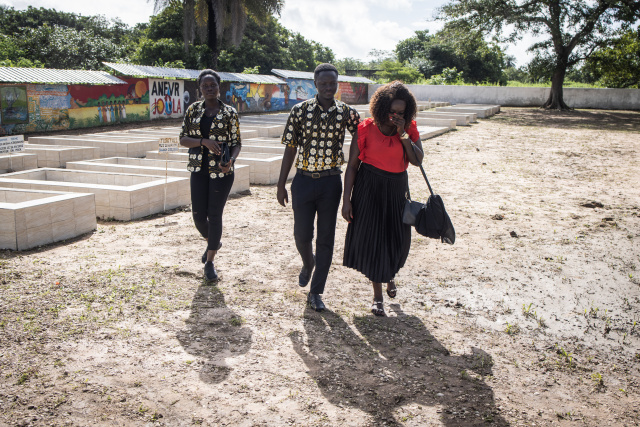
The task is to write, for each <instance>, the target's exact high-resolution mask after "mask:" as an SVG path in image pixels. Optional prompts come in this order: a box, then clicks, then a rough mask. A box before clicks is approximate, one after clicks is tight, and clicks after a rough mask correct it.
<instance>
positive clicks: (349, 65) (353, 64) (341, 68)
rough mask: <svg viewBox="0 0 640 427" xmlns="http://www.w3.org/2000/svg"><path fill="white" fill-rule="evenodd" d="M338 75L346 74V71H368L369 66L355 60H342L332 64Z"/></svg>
mask: <svg viewBox="0 0 640 427" xmlns="http://www.w3.org/2000/svg"><path fill="white" fill-rule="evenodd" d="M333 65H335V66H336V68H337V69H338V72H339V73H340V74H346V70H368V69H369V66H368V65H367V64H366V63H365V62H363V61H361V60H359V59H355V58H342V59H337V60H335V61H334V62H333Z"/></svg>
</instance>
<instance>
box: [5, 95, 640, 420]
mask: <svg viewBox="0 0 640 427" xmlns="http://www.w3.org/2000/svg"><path fill="white" fill-rule="evenodd" d="M424 145H425V147H426V151H427V157H426V160H425V168H426V170H427V173H428V174H429V178H430V180H431V184H432V186H433V187H434V189H435V190H436V191H437V192H438V193H439V194H441V195H442V197H443V199H444V201H445V204H446V206H447V208H448V211H449V214H450V215H451V217H452V220H453V223H454V225H455V226H456V231H457V241H456V244H455V245H453V246H446V245H444V244H442V243H439V242H437V241H434V240H427V239H425V238H422V237H421V236H419V235H416V234H415V233H414V235H413V241H412V248H411V253H410V255H409V260H408V261H407V265H406V266H405V267H404V268H403V269H402V270H401V271H400V273H399V275H398V278H397V280H398V283H399V292H398V297H397V298H396V299H395V300H393V301H391V302H392V304H389V302H390V301H386V308H387V311H388V313H389V317H388V318H385V319H379V318H374V317H373V316H372V315H371V314H370V313H369V306H370V301H371V299H372V291H371V288H370V285H369V284H368V283H367V281H366V280H365V279H364V277H363V276H362V275H360V274H359V273H357V272H355V271H352V270H349V269H346V268H344V267H342V266H341V265H340V264H341V257H342V249H343V243H344V234H345V231H346V224H345V223H344V221H339V225H338V230H337V240H336V249H335V254H334V265H333V267H332V269H331V272H330V275H329V282H328V285H327V289H326V291H325V298H324V300H325V302H326V304H327V306H328V308H329V310H328V311H326V312H324V313H322V314H318V313H315V312H313V311H310V310H309V309H306V308H305V304H304V302H305V293H304V291H303V290H300V288H298V286H297V284H296V281H297V275H298V272H299V268H300V267H301V263H300V261H299V258H298V256H297V253H296V250H295V245H294V242H293V237H292V230H293V222H292V213H291V210H290V208H287V209H285V208H281V207H279V205H278V204H277V202H276V200H275V187H252V188H251V195H247V196H242V197H235V198H232V199H231V200H229V202H228V204H227V208H226V211H225V230H224V234H223V244H224V246H223V249H222V250H221V251H220V253H219V255H218V258H217V262H216V265H217V267H218V271H219V273H220V274H221V276H222V280H221V281H220V283H219V284H218V286H206V285H203V283H202V282H201V275H202V264H201V263H200V260H199V259H200V254H201V253H202V250H203V247H204V243H203V241H202V240H201V239H200V238H199V237H198V235H197V233H196V230H195V227H194V226H193V224H192V221H191V217H190V212H189V211H188V210H180V211H176V212H173V213H172V214H170V215H168V216H167V217H166V218H163V217H157V216H156V217H152V218H148V219H144V220H140V221H133V222H129V223H120V222H101V223H100V224H99V225H98V230H97V231H96V232H94V233H93V234H91V235H86V236H83V237H81V238H78V239H75V240H74V241H70V242H64V243H60V244H55V245H50V246H46V247H42V248H39V249H38V250H34V251H28V252H10V251H3V252H2V253H1V260H0V295H1V300H0V425H47V426H48V425H79V426H80V425H89V424H94V425H107V426H111V425H145V424H152V423H153V424H156V425H167V426H176V425H177V426H181V425H192V424H197V425H211V426H214V425H234V426H235V425H241V426H253V425H278V426H279V425H299V426H315V425H331V426H334V425H335V426H342V425H353V426H369V425H371V426H373V425H375V426H379V425H406V426H425V425H434V426H438V425H442V426H467V425H492V424H493V425H514V426H518V425H540V426H545V425H577V423H579V424H582V425H588V426H605V425H620V426H630V425H638V424H640V416H639V413H638V410H639V409H640V405H639V404H640V399H639V396H640V375H639V372H638V367H639V365H640V325H638V324H637V323H640V280H639V279H638V276H639V275H640V271H638V266H639V264H640V258H639V257H640V245H639V244H638V242H639V240H640V168H639V167H638V164H640V161H639V160H640V159H639V158H638V153H640V113H636V112H611V111H576V112H572V113H563V114H558V113H550V112H545V111H540V110H537V109H515V108H513V109H512V108H505V109H503V111H502V112H501V113H500V114H499V115H497V116H495V117H493V118H491V119H489V120H483V121H481V122H480V123H478V124H475V125H473V126H471V127H467V128H458V130H456V131H454V132H450V133H449V134H446V135H443V136H441V137H438V138H436V139H433V140H429V141H427V142H425V144H424ZM410 185H411V190H412V194H413V195H414V196H415V195H418V194H426V192H427V189H426V185H425V184H424V182H423V181H422V178H421V176H420V173H419V171H418V170H416V169H415V168H411V169H410ZM165 221H167V222H172V221H176V222H177V223H178V225H176V226H170V227H158V225H162V224H163V223H164V222H165Z"/></svg>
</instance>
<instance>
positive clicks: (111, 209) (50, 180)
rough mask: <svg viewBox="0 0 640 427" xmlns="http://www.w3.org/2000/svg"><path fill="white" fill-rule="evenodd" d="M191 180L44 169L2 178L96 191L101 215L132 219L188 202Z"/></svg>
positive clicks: (38, 186)
mask: <svg viewBox="0 0 640 427" xmlns="http://www.w3.org/2000/svg"><path fill="white" fill-rule="evenodd" d="M187 180H188V179H187V178H179V177H168V178H162V177H158V176H150V175H142V174H123V173H108V172H93V171H83V170H71V169H53V168H41V169H36V170H30V171H23V172H14V173H11V174H7V175H4V176H2V177H0V186H3V187H11V188H22V189H33V190H47V191H64V192H72V193H93V194H94V195H95V214H96V215H97V216H99V217H102V218H114V219H117V220H121V221H129V220H132V219H136V218H142V217H144V216H148V215H151V214H155V213H159V212H162V211H163V210H165V209H173V208H176V207H179V206H184V205H188V204H189V203H190V195H189V193H188V192H184V191H180V189H181V188H184V181H187ZM165 188H166V192H165ZM165 194H166V200H165Z"/></svg>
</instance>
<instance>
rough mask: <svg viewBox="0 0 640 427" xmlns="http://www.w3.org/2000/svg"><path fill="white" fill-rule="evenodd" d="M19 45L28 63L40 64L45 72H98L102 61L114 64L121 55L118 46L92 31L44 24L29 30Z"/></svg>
mask: <svg viewBox="0 0 640 427" xmlns="http://www.w3.org/2000/svg"><path fill="white" fill-rule="evenodd" d="M21 44H22V48H23V50H24V51H25V52H26V53H27V55H28V56H27V58H28V59H30V60H32V61H40V62H42V63H43V64H45V66H46V67H47V68H63V69H64V68H67V69H77V68H81V69H87V70H97V69H100V68H101V67H102V61H117V60H118V59H120V58H121V57H122V53H123V52H122V48H121V47H120V46H118V45H117V44H115V43H113V42H112V41H110V40H108V39H105V38H103V37H100V36H96V35H95V34H94V33H93V31H91V30H80V31H78V30H75V29H73V28H67V27H61V26H58V25H55V26H53V27H50V26H49V25H47V24H44V25H43V26H41V27H38V28H31V29H29V30H28V31H27V32H26V34H24V35H23V40H22V41H21Z"/></svg>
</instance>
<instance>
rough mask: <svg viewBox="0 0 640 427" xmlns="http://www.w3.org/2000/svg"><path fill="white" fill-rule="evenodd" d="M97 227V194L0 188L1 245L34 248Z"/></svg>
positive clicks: (69, 237) (4, 247)
mask: <svg viewBox="0 0 640 427" xmlns="http://www.w3.org/2000/svg"><path fill="white" fill-rule="evenodd" d="M95 229H96V206H95V196H94V195H93V194H90V193H63V192H54V191H39V190H29V189H15V188H7V187H2V188H0V249H13V250H19V251H21V250H26V249H31V248H34V247H36V246H41V245H46V244H49V243H53V242H58V241H61V240H66V239H71V238H74V237H77V236H80V235H82V234H84V233H88V232H90V231H92V230H95Z"/></svg>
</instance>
